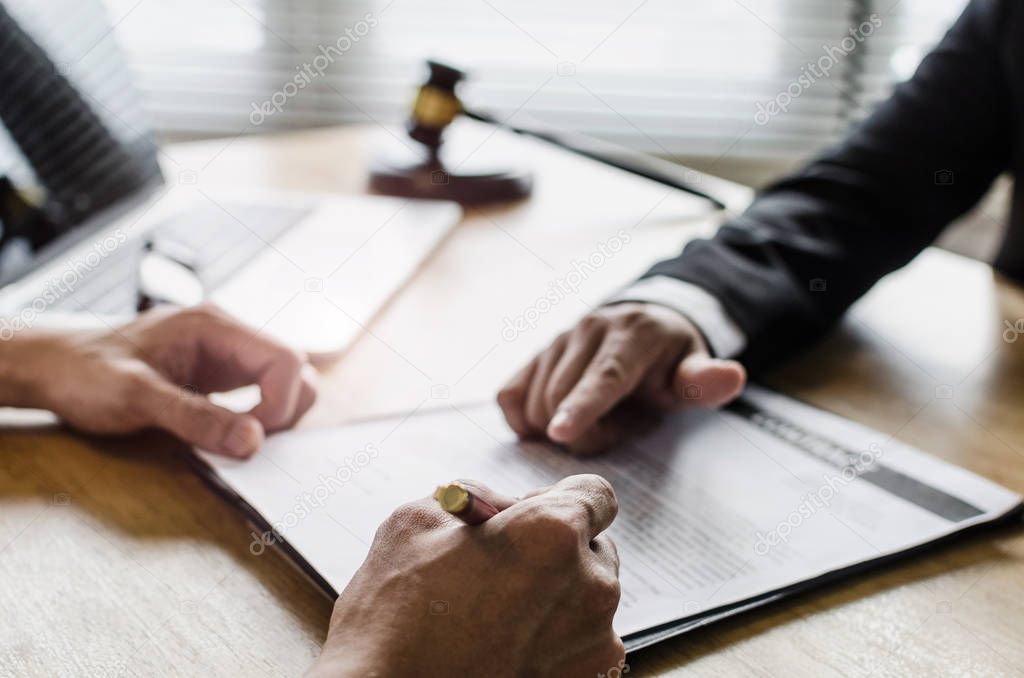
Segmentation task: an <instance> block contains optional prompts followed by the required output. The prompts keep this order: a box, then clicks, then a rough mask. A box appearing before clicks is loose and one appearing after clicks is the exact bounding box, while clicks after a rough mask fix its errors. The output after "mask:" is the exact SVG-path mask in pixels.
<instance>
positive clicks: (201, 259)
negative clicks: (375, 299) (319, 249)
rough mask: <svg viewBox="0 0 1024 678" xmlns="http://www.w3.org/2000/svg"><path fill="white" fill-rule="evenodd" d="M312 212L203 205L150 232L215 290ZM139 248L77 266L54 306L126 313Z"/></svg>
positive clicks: (132, 299)
mask: <svg viewBox="0 0 1024 678" xmlns="http://www.w3.org/2000/svg"><path fill="white" fill-rule="evenodd" d="M312 211H313V208H312V207H308V206H286V205H253V204H232V203H225V204H223V205H214V204H210V205H203V206H199V207H195V208H192V209H188V210H183V211H181V212H179V213H176V214H174V215H173V216H171V217H169V218H168V219H166V220H164V221H163V222H161V223H159V224H157V226H156V227H155V228H154V229H153V231H151V232H150V234H149V240H150V241H152V242H154V243H156V248H157V249H158V250H159V251H162V252H169V253H175V254H176V255H177V254H178V253H180V256H179V258H180V259H181V260H183V261H182V263H185V264H188V265H190V266H191V267H192V268H193V269H194V270H195V271H196V274H197V276H198V278H199V280H200V281H201V282H202V284H203V287H204V288H205V289H207V290H212V289H215V288H216V287H217V286H218V285H220V284H221V283H223V282H224V281H225V280H227V279H228V278H229V277H230V276H231V275H232V274H234V273H235V272H236V271H238V270H239V269H241V268H242V267H243V266H244V265H245V264H246V263H248V262H249V261H251V260H252V259H253V257H254V256H255V255H256V254H257V253H258V252H260V251H261V250H262V249H263V248H265V247H268V246H270V245H271V243H273V242H274V240H276V239H277V238H278V237H280V236H281V235H282V234H283V233H284V232H285V231H287V230H288V229H289V228H291V227H292V226H294V225H296V224H297V223H299V222H300V221H302V219H304V218H305V217H306V216H307V215H309V214H310V213H311V212H312ZM143 254H144V252H143V250H142V247H141V246H132V247H120V248H117V249H116V250H114V251H113V252H111V253H109V254H107V255H106V257H104V260H103V263H102V264H101V265H99V266H96V268H94V269H91V270H88V271H86V270H84V267H82V266H77V267H76V271H75V273H76V274H77V275H76V283H75V285H74V288H73V290H72V292H71V293H70V294H67V295H65V296H63V297H62V298H61V299H60V300H58V301H57V302H55V303H54V304H53V305H52V308H56V309H60V310H62V311H91V312H93V313H97V314H124V313H131V312H133V311H134V310H135V307H136V303H137V302H138V268H139V262H140V260H141V258H142V256H143Z"/></svg>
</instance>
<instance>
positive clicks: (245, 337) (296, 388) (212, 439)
mask: <svg viewBox="0 0 1024 678" xmlns="http://www.w3.org/2000/svg"><path fill="white" fill-rule="evenodd" d="M12 341H15V342H19V344H20V350H19V351H18V355H19V356H20V362H21V363H23V364H22V365H21V367H20V368H19V372H20V374H21V375H22V378H21V381H22V382H23V383H24V384H26V388H25V389H24V393H25V397H23V398H22V399H21V400H22V402H19V403H11V404H17V405H22V406H26V407H38V408H41V409H49V410H52V411H53V412H55V413H56V414H57V415H58V416H60V417H61V418H62V419H63V420H64V421H66V422H67V423H68V424H70V425H72V426H74V427H75V428H78V429H81V430H83V431H88V432H90V433H100V434H114V433H131V432H134V431H138V430H141V429H145V428H150V427H154V428H161V429H165V430H167V431H169V432H171V433H173V434H175V435H176V436H178V437H179V438H181V439H183V440H185V441H187V442H189V443H192V444H193V445H196V446H198V447H201V448H203V449H206V450H210V451H212V452H220V453H223V454H227V455H231V456H235V457H248V456H249V455H251V454H252V453H253V452H255V451H256V450H257V449H258V448H259V446H260V445H261V444H262V442H263V437H264V433H265V432H268V431H276V430H278V429H284V428H288V427H290V426H292V425H293V424H295V423H296V422H297V421H298V419H299V418H301V417H302V415H303V414H305V412H306V411H307V410H308V409H309V408H310V406H311V405H312V404H313V401H314V400H315V399H316V390H315V387H314V385H313V378H314V376H315V375H314V373H313V371H312V369H311V368H308V367H307V362H306V358H305V356H303V355H301V354H299V353H296V352H295V351H292V350H290V349H287V348H285V347H284V346H281V345H279V344H277V343H275V342H273V341H272V340H270V339H267V338H265V337H261V336H260V335H259V334H257V333H256V332H255V331H253V330H251V329H249V328H247V327H245V326H243V325H241V324H240V323H238V322H237V321H235V320H233V319H231V318H230V317H228V316H227V315H226V314H224V313H222V312H221V311H218V310H217V309H215V308H213V307H210V306H201V307H197V308H190V309H184V310H177V309H171V308H159V309H156V310H153V311H149V312H147V313H144V314H143V315H140V316H139V317H138V318H137V319H136V320H134V321H132V322H130V323H128V324H127V325H124V326H123V327H120V328H118V329H116V330H103V331H89V332H76V333H71V332H63V331H32V332H31V333H27V334H26V335H25V336H18V337H16V338H15V339H13V340H12ZM251 384H258V385H259V386H260V390H261V392H262V400H261V402H260V403H259V404H258V405H257V406H256V407H255V408H253V409H252V410H251V411H250V412H247V413H236V412H232V411H230V410H227V409H225V408H223V407H219V406H217V405H215V404H213V403H212V402H210V400H209V399H208V398H207V397H206V395H205V394H209V393H217V392H225V391H230V390H233V389H235V388H239V387H241V386H248V385H251Z"/></svg>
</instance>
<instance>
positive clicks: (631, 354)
mask: <svg viewBox="0 0 1024 678" xmlns="http://www.w3.org/2000/svg"><path fill="white" fill-rule="evenodd" d="M650 360H651V358H650V357H649V355H648V352H646V351H645V350H644V349H643V347H642V346H641V345H640V342H636V341H630V340H629V335H628V334H625V333H614V334H611V335H609V336H607V337H606V338H605V340H604V341H603V342H602V344H601V347H600V348H599V349H598V350H597V353H596V354H595V356H594V359H593V360H592V361H591V362H590V364H589V365H588V366H587V368H586V370H584V372H583V376H582V377H580V380H579V382H577V383H576V385H575V386H574V387H573V388H572V390H570V391H569V394H568V395H567V396H566V397H565V398H564V399H563V400H562V402H561V403H560V404H559V405H558V409H557V411H556V412H555V415H554V417H552V419H551V423H550V425H549V426H548V431H547V433H548V437H549V438H551V439H552V440H554V441H555V442H559V443H571V442H573V441H574V440H576V439H577V438H578V437H580V436H581V435H583V434H584V433H585V432H586V431H587V430H589V429H590V428H591V427H592V426H593V425H594V424H595V423H596V422H597V421H598V420H599V419H600V418H601V417H603V416H604V415H605V414H607V413H608V412H609V411H611V409H612V408H613V407H615V405H617V404H618V403H619V401H621V400H622V399H623V398H625V397H626V396H628V395H629V394H630V393H632V392H633V390H634V389H636V387H637V385H638V384H639V383H640V380H641V379H642V378H643V376H644V374H645V373H646V372H647V369H648V367H649V366H650Z"/></svg>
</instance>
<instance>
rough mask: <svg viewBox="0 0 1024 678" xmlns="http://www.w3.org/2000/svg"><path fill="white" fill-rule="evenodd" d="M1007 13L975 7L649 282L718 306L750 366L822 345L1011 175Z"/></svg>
mask: <svg viewBox="0 0 1024 678" xmlns="http://www.w3.org/2000/svg"><path fill="white" fill-rule="evenodd" d="M1010 6H1011V4H1010V3H1007V2H1004V1H1001V0H974V2H972V3H971V5H970V6H969V7H968V9H967V10H966V11H965V13H964V15H963V16H962V17H961V19H960V20H959V21H958V22H957V24H956V26H955V27H954V28H953V29H952V30H951V31H950V33H949V35H948V36H947V37H946V38H945V39H944V40H943V42H942V43H941V45H940V46H939V47H938V48H937V49H936V50H935V51H934V52H933V53H932V54H930V55H929V56H928V57H927V58H926V59H925V61H924V62H923V63H922V65H921V68H920V69H919V71H918V73H917V74H916V75H915V76H914V78H913V79H912V80H911V81H909V82H907V83H905V84H903V85H901V86H900V87H899V88H898V89H897V91H896V93H895V94H894V95H893V97H891V99H890V100H888V101H887V102H885V103H884V104H883V105H881V106H880V107H879V108H878V109H877V110H876V111H875V113H874V114H873V115H872V116H871V117H870V118H869V119H868V120H867V121H866V122H865V123H864V124H863V125H862V126H860V127H858V128H857V129H856V130H855V131H854V132H853V133H852V134H851V135H850V136H849V137H848V138H847V139H846V140H844V141H843V142H842V143H841V144H840V145H838V146H837V147H836V148H834V149H831V150H829V151H828V152H826V153H825V154H823V155H822V156H821V157H820V158H818V159H817V160H816V161H814V162H812V163H811V164H809V165H808V166H807V167H806V168H804V169H803V170H802V171H800V172H798V173H797V174H795V175H794V176H792V177H789V178H787V179H785V180H783V181H781V182H779V183H777V184H775V185H774V186H772V187H770V188H769V189H768V190H766V191H765V192H764V193H763V194H762V195H761V196H759V198H758V199H757V200H756V201H755V202H754V204H753V205H752V206H751V208H750V209H749V210H748V211H747V212H746V213H745V214H744V215H742V216H741V217H739V218H737V219H734V220H732V221H731V222H729V223H727V224H726V225H725V226H724V227H723V228H722V229H721V230H720V231H719V233H718V234H717V235H716V236H715V237H714V238H712V239H711V240H702V241H696V242H694V243H691V244H690V245H689V246H688V247H687V248H686V249H685V250H684V251H683V253H682V254H681V255H680V256H679V257H677V258H676V259H672V260H669V261H665V262H662V263H660V264H658V265H657V266H655V267H654V268H653V269H652V270H651V271H650V272H649V273H648V274H647V275H648V276H670V277H674V278H676V279H678V280H681V281H684V282H688V283H692V284H694V285H698V286H700V287H702V288H703V289H705V290H706V291H708V292H709V293H710V294H712V295H713V296H714V297H715V298H716V299H718V300H719V301H720V302H721V304H722V306H723V308H724V310H725V312H726V314H727V315H728V316H729V317H731V318H733V319H734V320H735V322H736V323H737V325H738V326H739V329H740V331H741V332H742V334H743V335H744V336H746V337H747V340H748V341H747V350H746V351H745V353H744V354H743V356H742V358H743V359H744V360H745V361H746V362H748V364H753V365H754V366H759V365H763V364H764V363H766V362H770V361H772V360H775V359H777V358H778V357H780V355H781V354H782V353H784V352H785V351H789V350H793V349H795V348H796V347H798V346H800V345H801V344H803V343H806V341H808V340H810V339H812V338H814V337H815V336H817V335H818V334H820V333H821V332H822V331H823V330H825V329H826V328H828V327H829V326H830V325H831V324H832V323H833V322H834V321H835V320H836V319H838V318H839V316H840V315H841V314H842V313H843V312H844V311H845V310H846V309H847V308H848V307H849V306H850V305H851V304H852V303H853V302H854V301H856V299H857V298H859V297H860V296H861V295H862V294H863V293H864V292H866V291H867V290H868V289H869V288H870V287H871V286H872V285H873V284H874V283H875V282H876V281H877V280H878V279H879V278H881V277H882V276H884V275H885V274H887V273H889V272H890V271H893V270H895V269H897V268H899V267H900V266H902V265H904V264H905V263H907V262H908V261H909V260H910V259H912V258H913V257H914V256H915V255H917V254H918V253H919V252H920V251H921V250H922V249H923V248H925V247H926V246H927V245H929V244H930V243H931V242H932V241H933V240H934V239H935V238H936V237H937V235H938V234H939V233H940V232H941V230H942V229H943V228H944V227H945V226H946V225H947V224H948V223H949V222H950V221H952V220H953V219H954V218H956V217H957V216H959V215H960V214H962V213H963V212H964V211H966V210H967V209H968V208H970V207H971V206H972V205H974V204H975V203H976V202H977V200H978V199H979V198H980V197H981V196H982V195H983V194H984V192H985V190H986V189H987V188H988V186H989V185H990V184H991V182H992V180H993V179H994V178H995V177H996V176H997V175H998V174H999V172H1001V171H1002V170H1003V169H1004V168H1005V167H1006V166H1007V163H1008V152H1009V151H1008V149H1009V148H1011V146H1012V143H1011V139H1010V138H1009V135H1010V131H1009V130H1010V125H1009V120H1010V115H1011V113H1010V111H1011V101H1010V94H1009V88H1008V86H1007V84H1006V82H1005V81H1004V71H1003V68H1002V64H1001V63H1000V59H1001V51H1000V48H1001V45H1002V38H1001V37H1000V33H999V27H1000V24H1001V22H1002V19H1003V14H1004V13H1005V12H1006V11H1008V10H1007V8H1008V7H1010ZM1015 11H1016V10H1015ZM947 170H948V171H949V172H950V173H951V174H952V176H951V177H949V180H948V181H944V180H942V179H944V178H945V177H946V175H942V176H940V174H941V173H942V172H943V171H947Z"/></svg>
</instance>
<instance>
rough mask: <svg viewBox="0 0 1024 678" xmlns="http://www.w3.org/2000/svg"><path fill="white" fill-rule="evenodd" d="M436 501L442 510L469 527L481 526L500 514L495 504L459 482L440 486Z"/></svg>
mask: <svg viewBox="0 0 1024 678" xmlns="http://www.w3.org/2000/svg"><path fill="white" fill-rule="evenodd" d="M434 499H436V500H437V503H438V504H440V505H441V508H443V509H444V510H445V511H447V512H448V513H450V514H452V515H453V516H455V517H456V518H458V519H459V520H461V521H462V522H464V523H466V524H467V525H479V524H480V523H482V522H484V521H485V520H487V519H488V518H491V517H492V516H494V515H495V514H496V513H498V509H497V508H495V507H494V505H493V504H491V503H490V502H489V501H486V500H484V499H481V498H480V497H478V496H477V495H475V494H473V492H472V491H471V490H470V489H469V488H468V487H466V486H465V485H463V484H462V483H459V482H453V483H448V484H447V485H441V486H439V487H438V488H437V490H436V491H435V492H434Z"/></svg>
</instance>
